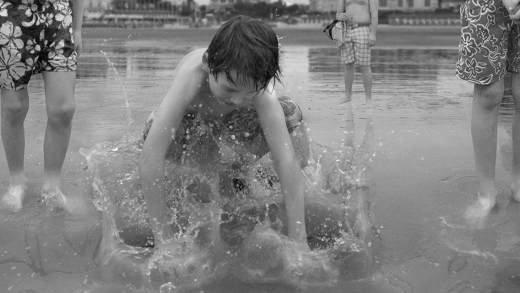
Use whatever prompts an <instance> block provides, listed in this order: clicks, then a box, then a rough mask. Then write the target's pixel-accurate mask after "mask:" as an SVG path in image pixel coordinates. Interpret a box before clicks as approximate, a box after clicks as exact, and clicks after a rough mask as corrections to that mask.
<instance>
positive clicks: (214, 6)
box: [208, 0, 271, 10]
mask: <svg viewBox="0 0 520 293" xmlns="http://www.w3.org/2000/svg"><path fill="white" fill-rule="evenodd" d="M260 2H267V3H270V2H271V1H269V0H210V1H209V5H208V8H209V9H211V10H220V9H223V8H226V7H231V6H233V5H235V4H237V3H250V4H255V3H260Z"/></svg>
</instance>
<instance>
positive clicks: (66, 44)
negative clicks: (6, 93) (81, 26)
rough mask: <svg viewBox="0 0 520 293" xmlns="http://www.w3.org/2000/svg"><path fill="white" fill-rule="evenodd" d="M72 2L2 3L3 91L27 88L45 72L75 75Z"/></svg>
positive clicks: (0, 49) (0, 66)
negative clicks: (70, 72)
mask: <svg viewBox="0 0 520 293" xmlns="http://www.w3.org/2000/svg"><path fill="white" fill-rule="evenodd" d="M76 67H77V52H76V50H75V46H74V40H73V37H72V7H71V1H69V0H28V1H13V0H11V1H5V0H0V87H1V88H4V89H10V90H19V89H22V88H25V87H26V86H27V84H28V83H29V80H30V78H31V75H33V74H35V73H39V72H42V71H75V70H76Z"/></svg>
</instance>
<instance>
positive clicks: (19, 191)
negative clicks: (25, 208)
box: [0, 184, 27, 212]
mask: <svg viewBox="0 0 520 293" xmlns="http://www.w3.org/2000/svg"><path fill="white" fill-rule="evenodd" d="M26 189H27V186H25V185H23V184H18V185H9V188H8V189H7V192H6V193H5V194H4V195H3V197H2V199H1V201H0V202H1V204H0V205H1V206H2V207H4V208H6V209H8V210H10V211H12V212H18V211H20V210H21V209H22V202H23V198H24V196H25V190H26Z"/></svg>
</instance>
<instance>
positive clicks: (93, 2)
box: [85, 0, 112, 11]
mask: <svg viewBox="0 0 520 293" xmlns="http://www.w3.org/2000/svg"><path fill="white" fill-rule="evenodd" d="M111 7H112V0H85V8H86V10H87V11H104V10H108V9H110V8H111Z"/></svg>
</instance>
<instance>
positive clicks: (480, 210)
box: [464, 193, 496, 229]
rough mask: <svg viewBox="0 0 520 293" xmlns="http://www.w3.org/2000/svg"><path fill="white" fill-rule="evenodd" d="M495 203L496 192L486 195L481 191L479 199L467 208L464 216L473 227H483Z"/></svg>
mask: <svg viewBox="0 0 520 293" xmlns="http://www.w3.org/2000/svg"><path fill="white" fill-rule="evenodd" d="M495 204H496V194H492V195H491V194H487V195H486V196H484V195H482V194H480V193H479V194H478V198H477V200H476V201H475V202H474V203H473V204H471V205H470V206H469V207H468V208H467V209H466V212H465V213H464V218H465V219H466V221H467V222H468V224H469V225H470V226H471V227H473V228H475V229H481V228H483V226H484V223H485V221H486V218H487V216H488V215H489V212H490V211H491V210H492V209H493V207H494V206H495Z"/></svg>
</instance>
